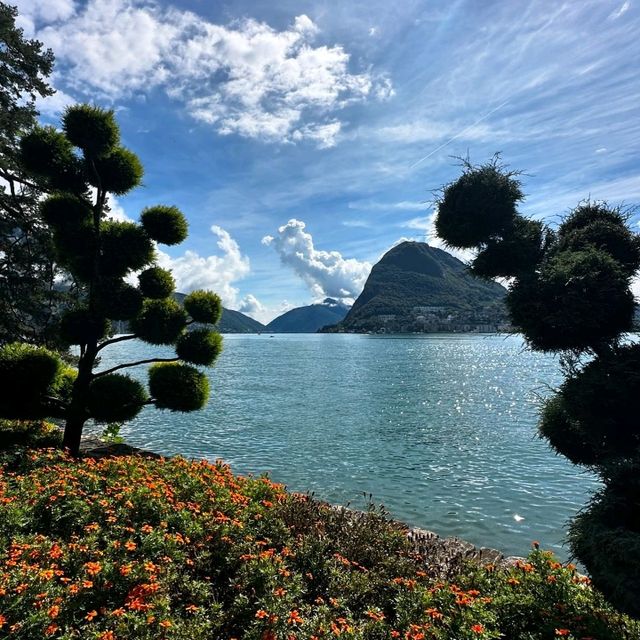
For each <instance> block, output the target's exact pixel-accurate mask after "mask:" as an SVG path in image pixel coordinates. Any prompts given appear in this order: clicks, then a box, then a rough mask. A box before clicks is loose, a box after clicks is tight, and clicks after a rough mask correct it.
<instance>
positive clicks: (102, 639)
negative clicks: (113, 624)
mask: <svg viewBox="0 0 640 640" xmlns="http://www.w3.org/2000/svg"><path fill="white" fill-rule="evenodd" d="M98 640H116V635H115V633H113V631H105V632H104V633H102V634H101V635H99V636H98Z"/></svg>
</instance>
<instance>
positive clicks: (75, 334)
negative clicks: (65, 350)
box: [59, 308, 110, 344]
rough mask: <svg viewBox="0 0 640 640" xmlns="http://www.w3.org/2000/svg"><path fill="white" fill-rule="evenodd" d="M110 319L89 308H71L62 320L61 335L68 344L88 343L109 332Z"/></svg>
mask: <svg viewBox="0 0 640 640" xmlns="http://www.w3.org/2000/svg"><path fill="white" fill-rule="evenodd" d="M109 328H110V327H109V322H108V320H107V319H106V318H105V317H104V316H102V315H99V314H96V313H94V312H92V311H89V309H82V308H80V309H71V310H69V311H66V312H65V313H64V314H63V315H62V319H61V320H60V329H59V331H60V337H61V338H62V340H63V341H64V342H66V343H67V344H87V343H88V342H91V341H92V340H100V339H101V338H104V337H105V336H106V335H107V334H108V333H109Z"/></svg>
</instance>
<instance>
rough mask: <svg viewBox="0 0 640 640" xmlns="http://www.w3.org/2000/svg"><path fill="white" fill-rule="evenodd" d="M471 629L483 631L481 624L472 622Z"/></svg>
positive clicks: (474, 631)
mask: <svg viewBox="0 0 640 640" xmlns="http://www.w3.org/2000/svg"><path fill="white" fill-rule="evenodd" d="M471 631H473V633H484V627H483V626H482V625H481V624H474V625H473V626H472V627H471Z"/></svg>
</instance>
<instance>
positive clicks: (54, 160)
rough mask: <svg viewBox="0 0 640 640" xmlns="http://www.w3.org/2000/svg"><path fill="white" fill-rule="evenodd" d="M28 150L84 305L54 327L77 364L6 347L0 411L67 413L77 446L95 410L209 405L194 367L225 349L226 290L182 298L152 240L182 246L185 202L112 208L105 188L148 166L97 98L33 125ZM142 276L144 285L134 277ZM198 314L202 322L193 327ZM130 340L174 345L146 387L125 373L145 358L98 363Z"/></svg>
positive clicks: (132, 180)
mask: <svg viewBox="0 0 640 640" xmlns="http://www.w3.org/2000/svg"><path fill="white" fill-rule="evenodd" d="M20 159H21V162H22V166H23V167H24V169H25V170H26V172H28V173H30V174H31V175H33V176H34V177H35V178H36V179H38V180H40V181H42V182H43V183H44V184H45V185H46V188H47V190H48V191H49V192H50V194H51V195H49V197H47V198H46V199H45V200H44V201H43V202H42V203H41V206H40V215H41V217H42V220H43V221H44V223H45V224H46V225H47V226H48V228H49V229H50V230H51V233H52V237H53V243H54V246H55V252H56V257H57V260H58V262H59V263H60V264H61V265H62V266H63V267H64V268H65V269H66V270H67V271H68V273H69V275H70V277H71V278H72V279H73V280H74V281H75V282H76V283H77V284H78V288H79V290H80V303H79V304H77V305H75V306H74V307H72V308H68V309H66V310H65V311H64V313H63V314H62V316H61V318H60V322H59V327H58V332H59V337H60V339H61V340H62V342H63V343H65V344H68V345H77V346H78V347H79V351H80V358H79V362H78V368H77V370H76V369H69V368H68V367H65V366H64V365H63V363H62V361H61V360H60V358H59V356H58V355H56V354H55V353H53V352H51V351H48V350H47V349H44V348H37V347H34V346H29V345H26V344H9V345H6V346H4V347H2V348H0V384H1V385H2V388H3V389H4V390H5V391H6V392H7V393H5V394H4V395H3V398H2V400H1V401H0V415H2V416H4V417H12V418H43V417H53V416H55V417H58V418H63V419H64V420H65V421H66V426H65V437H64V443H65V445H66V446H67V447H69V448H70V449H71V451H72V452H73V453H77V451H78V447H79V443H80V437H81V434H82V429H83V426H84V424H85V422H86V421H87V420H89V419H93V420H95V421H98V422H122V421H127V420H131V419H132V418H134V417H135V416H136V415H137V414H138V413H139V412H140V410H141V409H142V407H144V406H145V405H147V404H153V405H155V406H156V407H159V408H163V409H170V410H174V411H194V410H197V409H200V408H202V407H203V406H204V404H205V403H206V401H207V397H208V392H209V389H208V380H207V377H206V375H205V373H204V372H203V371H202V370H201V369H200V368H198V367H208V366H211V365H212V364H213V363H214V361H215V360H216V358H217V357H218V355H219V353H220V351H221V348H222V339H221V336H220V335H219V334H218V333H216V332H215V331H214V330H213V325H215V324H216V323H217V322H218V320H219V319H220V315H221V312H222V307H221V303H220V299H219V297H218V296H217V295H215V294H214V293H210V292H207V291H194V292H192V293H190V294H189V295H187V296H186V298H185V299H184V302H183V305H180V304H178V303H177V302H176V301H175V300H174V298H173V297H172V296H173V293H174V289H175V281H174V279H173V276H172V274H171V272H170V271H167V270H166V269H162V268H160V267H158V266H157V265H156V264H155V243H163V244H168V245H174V244H178V243H180V242H182V241H183V240H184V239H185V238H186V237H187V230H188V227H187V222H186V220H185V218H184V216H183V214H182V213H181V212H180V210H179V209H178V208H176V207H173V206H164V205H158V206H152V207H147V208H146V209H144V210H143V211H142V213H141V215H140V220H139V222H135V223H134V222H120V221H115V220H112V219H109V218H108V217H107V213H108V208H107V202H108V196H109V194H110V193H113V194H118V195H121V194H125V193H128V192H129V191H131V190H132V189H133V188H135V187H136V186H138V185H139V184H140V182H141V180H142V175H143V169H142V165H141V163H140V161H139V160H138V158H137V157H136V155H135V154H134V153H133V152H131V151H130V150H128V149H126V148H125V147H123V146H122V145H121V144H120V131H119V128H118V125H117V123H116V121H115V117H114V114H113V112H112V111H107V110H103V109H100V108H98V107H94V106H90V105H76V106H72V107H70V108H68V109H67V111H66V112H65V114H64V116H63V118H62V130H57V129H55V128H54V127H36V128H34V129H33V130H32V131H30V132H29V133H28V134H26V135H25V136H24V137H23V138H22V139H21V141H20ZM135 275H137V286H134V285H133V284H131V282H130V281H131V280H132V277H134V276H135ZM111 320H127V321H128V322H129V325H130V327H131V329H132V333H131V334H129V335H126V336H119V337H115V338H114V337H111V326H110V321H111ZM194 323H197V324H198V325H199V326H198V328H194V330H192V331H189V330H188V328H189V327H190V325H193V324H194ZM134 338H139V339H141V340H143V341H145V342H147V343H149V344H154V345H175V348H176V356H175V357H173V358H164V357H158V358H150V359H147V360H145V361H143V362H142V363H144V364H153V366H152V367H151V369H150V370H149V386H148V389H147V388H145V387H144V386H143V385H142V384H141V383H140V382H138V381H137V380H134V379H133V378H131V377H130V376H128V375H127V374H125V373H122V372H121V370H123V369H127V368H130V367H133V366H137V365H139V364H141V362H140V361H137V362H123V363H120V364H118V365H116V366H113V367H111V368H110V369H106V370H102V371H99V370H98V371H96V370H95V369H96V367H97V363H98V359H97V357H98V354H99V353H100V352H101V351H102V349H105V348H107V347H109V346H111V345H113V344H116V343H118V342H122V341H124V340H132V339H134Z"/></svg>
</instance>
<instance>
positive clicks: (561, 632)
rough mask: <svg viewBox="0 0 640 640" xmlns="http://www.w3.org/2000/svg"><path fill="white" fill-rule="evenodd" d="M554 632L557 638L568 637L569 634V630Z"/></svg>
mask: <svg viewBox="0 0 640 640" xmlns="http://www.w3.org/2000/svg"><path fill="white" fill-rule="evenodd" d="M554 631H555V634H556V635H557V636H568V635H569V634H570V633H571V631H570V630H569V629H555V630H554Z"/></svg>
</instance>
